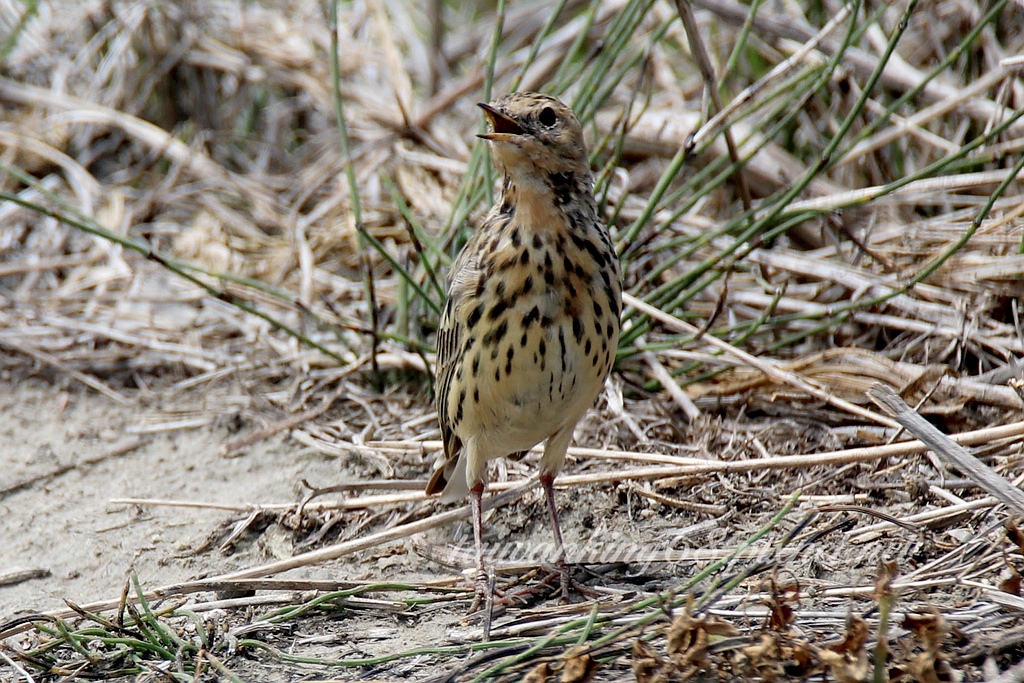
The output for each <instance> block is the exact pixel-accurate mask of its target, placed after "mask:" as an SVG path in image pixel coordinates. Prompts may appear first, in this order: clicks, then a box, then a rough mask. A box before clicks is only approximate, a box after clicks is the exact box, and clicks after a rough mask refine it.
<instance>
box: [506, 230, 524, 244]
mask: <svg viewBox="0 0 1024 683" xmlns="http://www.w3.org/2000/svg"><path fill="white" fill-rule="evenodd" d="M509 241H511V242H512V246H513V247H515V248H516V249H518V248H519V247H520V246H522V244H523V236H522V235H521V234H520V232H519V228H516V229H515V230H513V231H512V234H511V235H509Z"/></svg>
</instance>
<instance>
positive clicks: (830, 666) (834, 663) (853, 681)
mask: <svg viewBox="0 0 1024 683" xmlns="http://www.w3.org/2000/svg"><path fill="white" fill-rule="evenodd" d="M818 656H819V657H820V658H821V663H822V664H824V665H825V667H826V668H827V670H828V671H829V672H830V673H831V674H832V675H833V676H834V677H835V679H836V681H837V682H838V683H864V681H866V680H868V672H869V670H870V667H869V665H868V654H867V652H866V651H865V650H863V649H861V650H860V651H859V652H858V653H857V654H856V655H853V654H851V653H846V654H843V653H839V652H834V651H832V650H822V651H821V652H820V653H818Z"/></svg>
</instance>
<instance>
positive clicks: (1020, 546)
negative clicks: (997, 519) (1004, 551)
mask: <svg viewBox="0 0 1024 683" xmlns="http://www.w3.org/2000/svg"><path fill="white" fill-rule="evenodd" d="M1006 538H1008V539H1009V540H1010V542H1011V543H1014V544H1015V545H1016V546H1017V550H1019V551H1020V552H1021V553H1024V532H1022V531H1021V530H1020V527H1019V526H1017V523H1016V522H1014V521H1013V520H1010V521H1009V522H1007V523H1006Z"/></svg>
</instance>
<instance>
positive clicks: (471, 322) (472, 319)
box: [466, 304, 484, 330]
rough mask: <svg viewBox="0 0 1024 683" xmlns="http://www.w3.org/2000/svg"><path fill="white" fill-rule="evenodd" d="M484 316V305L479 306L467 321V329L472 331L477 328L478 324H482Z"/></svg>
mask: <svg viewBox="0 0 1024 683" xmlns="http://www.w3.org/2000/svg"><path fill="white" fill-rule="evenodd" d="M483 314H484V305H483V304H477V306H476V308H474V309H473V312H472V313H470V314H469V319H468V320H467V321H466V327H467V328H468V329H470V330H472V329H473V328H474V327H476V324H477V323H478V322H480V316H482V315H483Z"/></svg>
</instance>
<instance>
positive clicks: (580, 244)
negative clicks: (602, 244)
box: [571, 235, 609, 267]
mask: <svg viewBox="0 0 1024 683" xmlns="http://www.w3.org/2000/svg"><path fill="white" fill-rule="evenodd" d="M571 238H572V243H573V245H574V246H575V247H576V248H577V249H579V250H580V251H585V252H587V254H588V255H589V256H590V258H591V260H593V261H594V263H597V264H598V265H600V266H602V267H603V266H604V265H606V264H607V263H608V259H609V256H607V255H605V252H604V250H602V249H599V248H598V246H597V245H596V244H594V243H593V242H591V241H590V240H588V239H584V238H582V237H580V236H578V235H571Z"/></svg>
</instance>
